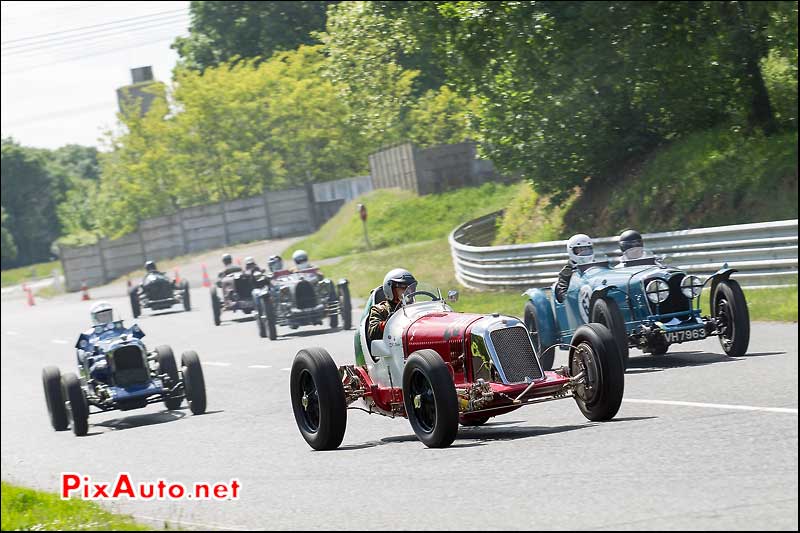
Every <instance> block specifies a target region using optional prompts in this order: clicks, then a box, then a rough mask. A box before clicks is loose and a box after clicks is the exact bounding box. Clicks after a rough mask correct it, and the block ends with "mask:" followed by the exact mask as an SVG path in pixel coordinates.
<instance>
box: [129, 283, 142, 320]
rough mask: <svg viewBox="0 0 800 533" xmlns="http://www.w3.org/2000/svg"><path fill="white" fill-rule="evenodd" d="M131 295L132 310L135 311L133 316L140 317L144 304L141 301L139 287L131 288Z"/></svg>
mask: <svg viewBox="0 0 800 533" xmlns="http://www.w3.org/2000/svg"><path fill="white" fill-rule="evenodd" d="M129 295H130V298H131V312H132V313H133V318H139V316H141V314H142V304H141V302H139V287H133V288H131V290H130V292H129Z"/></svg>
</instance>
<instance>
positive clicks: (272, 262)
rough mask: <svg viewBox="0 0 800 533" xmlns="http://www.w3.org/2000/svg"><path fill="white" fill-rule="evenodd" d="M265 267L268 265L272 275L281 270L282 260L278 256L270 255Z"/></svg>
mask: <svg viewBox="0 0 800 533" xmlns="http://www.w3.org/2000/svg"><path fill="white" fill-rule="evenodd" d="M267 265H269V271H270V272H272V273H273V274H274V273H275V272H279V271H281V270H283V259H281V256H279V255H271V256H269V259H268V260H267Z"/></svg>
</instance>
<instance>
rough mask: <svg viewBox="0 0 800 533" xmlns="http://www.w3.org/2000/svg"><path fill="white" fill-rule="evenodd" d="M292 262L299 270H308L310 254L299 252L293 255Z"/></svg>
mask: <svg viewBox="0 0 800 533" xmlns="http://www.w3.org/2000/svg"><path fill="white" fill-rule="evenodd" d="M292 261H294V264H295V266H296V267H297V269H298V270H303V269H304V268H308V254H307V253H306V251H305V250H297V251H296V252H295V253H293V254H292Z"/></svg>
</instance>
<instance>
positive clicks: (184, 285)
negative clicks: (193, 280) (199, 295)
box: [181, 280, 192, 311]
mask: <svg viewBox="0 0 800 533" xmlns="http://www.w3.org/2000/svg"><path fill="white" fill-rule="evenodd" d="M181 291H183V310H184V311H191V310H192V297H191V294H190V293H189V282H188V281H186V280H184V281H182V282H181Z"/></svg>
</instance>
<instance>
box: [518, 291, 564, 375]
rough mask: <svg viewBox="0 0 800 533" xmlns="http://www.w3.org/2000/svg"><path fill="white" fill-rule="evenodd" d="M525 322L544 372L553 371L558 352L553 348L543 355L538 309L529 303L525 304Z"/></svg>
mask: <svg viewBox="0 0 800 533" xmlns="http://www.w3.org/2000/svg"><path fill="white" fill-rule="evenodd" d="M523 321H524V322H525V329H527V330H528V335H530V337H531V342H532V343H533V347H534V348H535V349H536V354H537V355H538V356H539V363H540V364H541V365H542V370H552V369H553V362H554V361H555V359H556V351H555V349H554V348H553V347H549V348H550V349H549V350H547V353H546V354H544V355H542V339H541V338H540V337H539V321H538V319H537V318H536V308H535V307H533V304H532V303H531V302H530V301H528V302H526V303H525V311H524V312H523Z"/></svg>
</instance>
